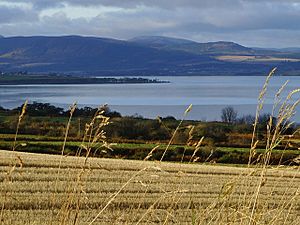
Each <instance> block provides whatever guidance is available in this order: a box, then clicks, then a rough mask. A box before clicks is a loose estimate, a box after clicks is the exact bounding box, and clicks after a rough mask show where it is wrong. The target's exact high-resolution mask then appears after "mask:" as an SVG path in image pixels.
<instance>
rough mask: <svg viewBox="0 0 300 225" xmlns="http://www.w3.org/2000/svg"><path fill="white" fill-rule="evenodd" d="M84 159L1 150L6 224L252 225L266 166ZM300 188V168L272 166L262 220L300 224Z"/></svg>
mask: <svg viewBox="0 0 300 225" xmlns="http://www.w3.org/2000/svg"><path fill="white" fill-rule="evenodd" d="M84 160H85V158H78V157H77V158H76V157H71V156H69V157H66V156H64V157H61V156H55V155H46V154H43V155H42V154H31V153H19V152H18V153H13V152H10V151H3V150H2V151H0V180H1V183H0V187H1V188H0V190H1V197H0V202H1V204H3V209H2V210H1V214H2V224H22V225H23V224H90V222H92V221H93V219H95V220H94V223H93V224H209V223H211V224H220V221H222V222H223V224H224V222H225V223H226V224H249V218H248V217H247V215H249V211H250V208H251V204H250V205H249V203H251V197H252V196H253V193H254V192H255V187H256V185H257V184H258V182H259V173H260V170H259V169H258V168H238V167H229V166H226V167H222V166H216V165H200V164H178V163H177V164H174V163H166V162H147V161H130V160H118V159H99V158H89V159H88V161H87V164H86V167H85V168H86V170H85V172H84V173H82V172H83V165H84ZM12 163H13V164H14V165H15V167H13V168H12ZM80 175H82V176H83V177H84V178H83V180H84V182H83V183H81V184H80V185H77V177H78V176H80ZM299 186H300V175H299V171H298V167H297V168H296V167H280V168H279V167H274V168H269V170H268V173H267V174H266V177H265V183H264V185H263V186H262V187H261V188H262V189H261V192H260V194H259V201H258V205H257V208H258V209H257V210H258V213H257V214H256V216H255V217H254V220H257V221H260V222H259V223H258V222H257V223H255V224H262V223H261V222H262V221H264V223H263V224H285V223H286V224H299V223H300V215H299V210H300V198H299V195H298V189H299ZM76 187H78V190H77V189H76ZM116 193H118V194H117V195H115V194H116ZM78 202H80V204H77V203H78ZM107 203H109V204H108V205H107ZM78 205H80V207H78ZM103 209H104V210H103ZM99 212H101V213H100V214H99ZM97 214H98V217H97V218H96V215H97ZM74 218H76V219H74ZM250 222H251V221H250Z"/></svg>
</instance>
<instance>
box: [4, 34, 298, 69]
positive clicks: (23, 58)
mask: <svg viewBox="0 0 300 225" xmlns="http://www.w3.org/2000/svg"><path fill="white" fill-rule="evenodd" d="M274 66H277V67H279V68H280V71H281V72H282V74H286V75H288V74H293V75H298V74H299V71H300V54H299V53H295V52H292V53H290V52H289V53H285V52H280V51H274V50H272V51H271V50H268V51H267V50H262V49H260V50H258V49H253V48H248V47H245V46H242V45H239V44H236V43H233V42H224V41H219V42H209V43H198V42H194V41H190V40H185V39H177V38H169V37H159V36H150V37H147V36H144V37H137V38H134V39H131V40H128V41H124V40H116V39H109V38H99V37H81V36H60V37H45V36H33V37H2V38H0V71H2V72H16V71H27V72H29V73H68V74H84V75H259V74H261V75H263V74H265V73H267V72H268V71H269V70H270V69H271V68H272V67H274Z"/></svg>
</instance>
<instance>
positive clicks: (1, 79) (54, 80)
mask: <svg viewBox="0 0 300 225" xmlns="http://www.w3.org/2000/svg"><path fill="white" fill-rule="evenodd" d="M147 83H169V81H162V80H158V79H148V78H141V77H120V78H115V77H102V78H99V77H82V76H81V77H78V76H62V75H59V76H58V75H55V76H53V75H0V85H27V84H28V85H30V84H147Z"/></svg>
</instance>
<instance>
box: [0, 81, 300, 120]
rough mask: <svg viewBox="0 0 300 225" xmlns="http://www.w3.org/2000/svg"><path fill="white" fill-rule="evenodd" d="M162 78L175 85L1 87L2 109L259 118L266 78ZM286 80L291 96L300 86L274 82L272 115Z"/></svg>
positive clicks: (270, 98) (269, 98)
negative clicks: (227, 112)
mask: <svg viewBox="0 0 300 225" xmlns="http://www.w3.org/2000/svg"><path fill="white" fill-rule="evenodd" d="M152 78H157V77H152ZM158 79H161V80H169V81H171V83H165V84H94V85H19V86H0V105H1V106H3V107H9V108H13V107H16V106H19V105H20V104H22V103H23V102H24V101H25V100H26V99H29V100H30V101H38V102H49V103H52V104H55V105H59V106H64V107H67V106H68V105H70V104H72V103H73V102H74V101H77V102H78V104H79V105H81V106H83V105H89V106H97V105H101V104H104V103H107V104H109V105H110V106H111V108H112V109H114V110H117V111H120V112H121V113H122V114H123V115H133V114H135V113H137V114H139V115H142V116H144V117H151V118H154V117H156V116H158V115H160V116H167V115H173V116H175V117H178V118H180V117H181V116H182V113H183V112H184V110H185V107H187V106H188V105H189V104H193V105H194V107H193V110H192V112H191V113H190V115H189V119H201V120H219V118H220V111H221V109H222V108H223V107H225V106H226V105H232V106H234V107H235V108H236V109H237V110H238V111H239V113H240V115H242V114H249V113H251V114H254V112H255V109H256V103H257V96H258V94H259V91H260V89H261V87H262V85H263V83H264V80H265V77H222V76H217V77H214V76H205V77H200V76H198V77H195V76H194V77H159V78H158ZM287 79H289V80H290V82H289V85H288V88H287V90H286V92H285V95H286V94H287V91H289V90H292V89H295V88H299V87H300V77H273V79H272V81H271V83H270V85H269V87H268V95H267V99H266V101H265V104H266V111H267V110H270V108H271V106H270V105H271V104H272V102H273V98H274V97H273V96H274V94H275V93H276V92H277V90H278V89H279V88H280V87H281V85H282V84H283V83H284V82H285V81H286V80H287ZM297 97H299V95H298V96H297ZM298 118H300V116H298V117H297V120H298Z"/></svg>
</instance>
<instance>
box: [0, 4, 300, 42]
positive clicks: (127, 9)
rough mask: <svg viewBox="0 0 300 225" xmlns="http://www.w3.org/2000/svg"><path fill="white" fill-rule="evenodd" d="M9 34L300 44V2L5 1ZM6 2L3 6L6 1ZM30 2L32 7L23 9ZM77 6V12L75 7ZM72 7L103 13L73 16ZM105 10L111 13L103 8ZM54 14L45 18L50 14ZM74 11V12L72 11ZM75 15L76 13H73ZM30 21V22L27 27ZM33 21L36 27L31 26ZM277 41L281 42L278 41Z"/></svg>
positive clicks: (3, 17)
mask: <svg viewBox="0 0 300 225" xmlns="http://www.w3.org/2000/svg"><path fill="white" fill-rule="evenodd" d="M2 2H6V5H5V6H1V4H0V31H1V34H4V35H37V34H44V35H61V34H80V35H94V36H108V37H115V38H120V39H126V38H131V37H134V36H138V35H171V36H176V37H185V38H190V39H194V40H198V41H210V40H211V41H214V40H230V41H237V42H240V43H241V44H245V45H252V46H253V45H256V46H264V45H274V47H277V46H275V45H276V43H277V45H278V43H279V42H280V44H281V45H283V46H292V45H295V46H296V45H298V46H299V44H300V43H299V42H300V41H299V38H298V37H299V33H300V23H299V21H300V0H285V1H281V0H140V1H136V0H2ZM0 3H1V2H0ZM20 3H21V4H25V5H27V6H28V7H25V8H24V7H23V8H22V7H21V6H20ZM70 7H71V9H70ZM72 7H77V8H79V9H82V11H84V9H87V8H89V9H91V8H92V9H98V8H99V12H98V11H97V10H96V11H95V12H96V14H95V15H92V16H91V15H88V16H87V15H86V14H85V13H82V14H81V11H80V10H79V11H78V15H76V16H75V17H74V14H73V16H70V10H72ZM103 8H105V9H106V10H103ZM49 9H50V10H52V13H50V14H49V13H48V14H43V12H45V10H46V11H47V10H49ZM68 10H69V11H68ZM71 14H72V13H71ZM24 21H28V24H27V25H26V26H24ZM30 21H31V23H30ZM274 40H276V41H274Z"/></svg>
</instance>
